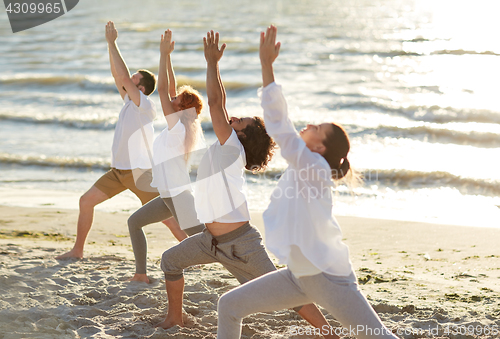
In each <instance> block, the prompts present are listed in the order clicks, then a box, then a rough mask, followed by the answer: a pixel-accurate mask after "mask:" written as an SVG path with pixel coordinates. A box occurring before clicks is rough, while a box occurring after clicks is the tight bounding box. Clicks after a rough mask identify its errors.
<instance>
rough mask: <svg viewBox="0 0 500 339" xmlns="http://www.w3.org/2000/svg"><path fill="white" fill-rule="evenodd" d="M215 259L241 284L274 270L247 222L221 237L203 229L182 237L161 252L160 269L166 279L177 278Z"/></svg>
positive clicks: (253, 229)
mask: <svg viewBox="0 0 500 339" xmlns="http://www.w3.org/2000/svg"><path fill="white" fill-rule="evenodd" d="M214 262H219V263H221V264H222V266H224V267H225V268H226V269H227V270H228V271H229V272H231V273H232V274H233V275H234V276H235V278H236V279H238V281H239V282H240V283H241V284H243V283H245V282H247V281H249V280H252V279H254V278H256V277H259V276H261V275H263V274H266V273H268V272H271V271H274V270H276V267H275V266H274V264H273V263H272V262H271V260H270V259H269V256H268V255H267V252H266V250H265V249H264V245H263V244H262V237H261V235H260V233H259V231H258V230H257V229H256V228H255V227H254V226H252V225H250V223H248V222H247V223H246V224H244V225H243V226H241V227H239V228H237V229H235V230H233V231H231V232H229V233H226V234H223V235H221V236H217V237H214V236H212V235H211V234H210V232H209V231H208V230H207V229H205V230H203V232H201V233H199V234H196V235H193V236H192V237H189V238H187V239H184V240H183V241H182V242H181V243H179V244H178V245H176V246H173V247H171V248H169V249H168V250H166V251H165V252H164V253H163V256H162V259H161V269H162V270H163V272H164V273H165V279H166V280H168V281H176V280H179V279H181V278H182V277H183V274H184V273H183V272H184V269H185V268H187V267H189V266H193V265H199V264H209V263H214Z"/></svg>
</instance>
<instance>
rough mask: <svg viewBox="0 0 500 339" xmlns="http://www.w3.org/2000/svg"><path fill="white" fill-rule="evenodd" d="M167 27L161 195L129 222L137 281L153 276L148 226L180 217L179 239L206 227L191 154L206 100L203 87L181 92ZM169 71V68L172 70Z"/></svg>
mask: <svg viewBox="0 0 500 339" xmlns="http://www.w3.org/2000/svg"><path fill="white" fill-rule="evenodd" d="M171 40H172V32H171V31H170V30H167V31H166V32H165V35H162V37H161V43H160V68H159V75H158V93H159V95H160V100H161V106H162V109H163V114H164V115H165V118H166V120H167V127H166V128H165V129H164V130H163V131H162V132H161V133H160V135H158V137H157V138H156V139H155V141H154V144H153V162H154V165H153V181H152V183H151V186H152V187H155V188H157V189H158V191H159V193H160V196H159V197H157V198H156V199H153V200H152V201H150V202H149V203H147V204H146V205H144V206H143V207H142V208H140V209H139V210H137V211H136V212H135V213H134V214H133V215H132V216H131V217H130V218H129V219H128V227H129V232H130V239H131V241H132V247H133V250H134V256H135V265H136V272H135V275H134V277H133V278H132V279H131V281H143V282H147V283H148V282H149V279H148V277H147V274H146V256H147V241H146V237H145V235H144V231H143V230H142V227H144V226H146V225H149V224H152V223H154V222H158V221H162V220H164V219H168V218H170V217H172V216H173V217H174V219H175V221H176V222H169V223H168V226H169V228H170V230H171V231H172V233H173V234H174V236H175V237H176V238H177V240H179V241H182V240H183V239H185V238H187V236H188V235H193V234H195V233H198V232H200V231H201V230H203V228H204V225H203V224H201V223H200V222H199V221H198V219H197V217H196V211H195V208H194V198H193V195H192V193H191V192H192V189H191V182H190V179H189V172H188V164H187V162H188V160H189V155H190V154H191V153H192V152H193V150H194V148H195V145H196V142H197V139H198V137H199V136H200V135H202V131H201V125H200V122H199V119H198V115H199V114H200V113H201V109H202V107H203V101H202V98H201V95H200V93H198V92H197V91H196V90H194V89H193V88H191V87H189V86H183V87H181V88H180V89H179V92H178V93H176V83H175V75H174V71H173V67H172V62H171V59H170V54H171V53H172V51H173V50H174V46H175V42H173V41H171ZM167 73H168V74H167Z"/></svg>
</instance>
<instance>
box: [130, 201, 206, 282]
mask: <svg viewBox="0 0 500 339" xmlns="http://www.w3.org/2000/svg"><path fill="white" fill-rule="evenodd" d="M174 205H175V208H174ZM172 216H173V217H174V218H175V220H176V221H177V222H178V223H179V225H180V226H181V228H182V229H183V230H184V232H186V234H187V235H188V236H191V235H193V234H196V233H199V232H201V231H202V230H203V229H204V228H205V225H203V224H201V223H200V222H199V220H198V219H197V217H196V211H195V209H194V198H193V195H192V194H191V192H189V191H184V192H182V193H181V194H179V195H177V196H175V197H173V198H161V197H157V198H155V199H153V200H151V201H150V202H148V203H147V204H146V205H144V206H142V207H141V208H140V209H138V210H137V211H136V212H135V213H134V214H132V215H131V216H130V218H129V219H128V230H129V233H130V240H131V241H132V248H133V250H134V256H135V273H137V274H146V257H147V252H148V244H147V240H146V236H145V235H144V231H143V230H142V228H143V227H144V226H146V225H149V224H152V223H155V222H160V221H163V220H165V219H168V218H170V217H172ZM183 226H184V227H183Z"/></svg>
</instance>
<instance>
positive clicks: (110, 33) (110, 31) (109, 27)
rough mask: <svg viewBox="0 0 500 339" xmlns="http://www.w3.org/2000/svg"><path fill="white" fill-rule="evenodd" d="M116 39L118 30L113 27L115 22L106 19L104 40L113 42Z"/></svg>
mask: <svg viewBox="0 0 500 339" xmlns="http://www.w3.org/2000/svg"><path fill="white" fill-rule="evenodd" d="M116 39H118V31H117V30H116V28H115V23H114V22H113V21H108V23H107V24H106V41H107V42H108V43H113V42H115V41H116Z"/></svg>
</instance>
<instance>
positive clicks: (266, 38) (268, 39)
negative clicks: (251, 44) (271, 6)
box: [259, 25, 281, 87]
mask: <svg viewBox="0 0 500 339" xmlns="http://www.w3.org/2000/svg"><path fill="white" fill-rule="evenodd" d="M277 33H278V29H277V28H276V26H273V25H271V26H270V27H268V28H267V32H266V33H264V32H262V33H260V49H259V56H260V63H261V65H262V83H263V87H266V86H267V85H269V84H271V83H273V82H274V71H273V62H274V60H276V58H277V57H278V55H279V53H280V47H281V43H280V42H278V43H276V35H277Z"/></svg>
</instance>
